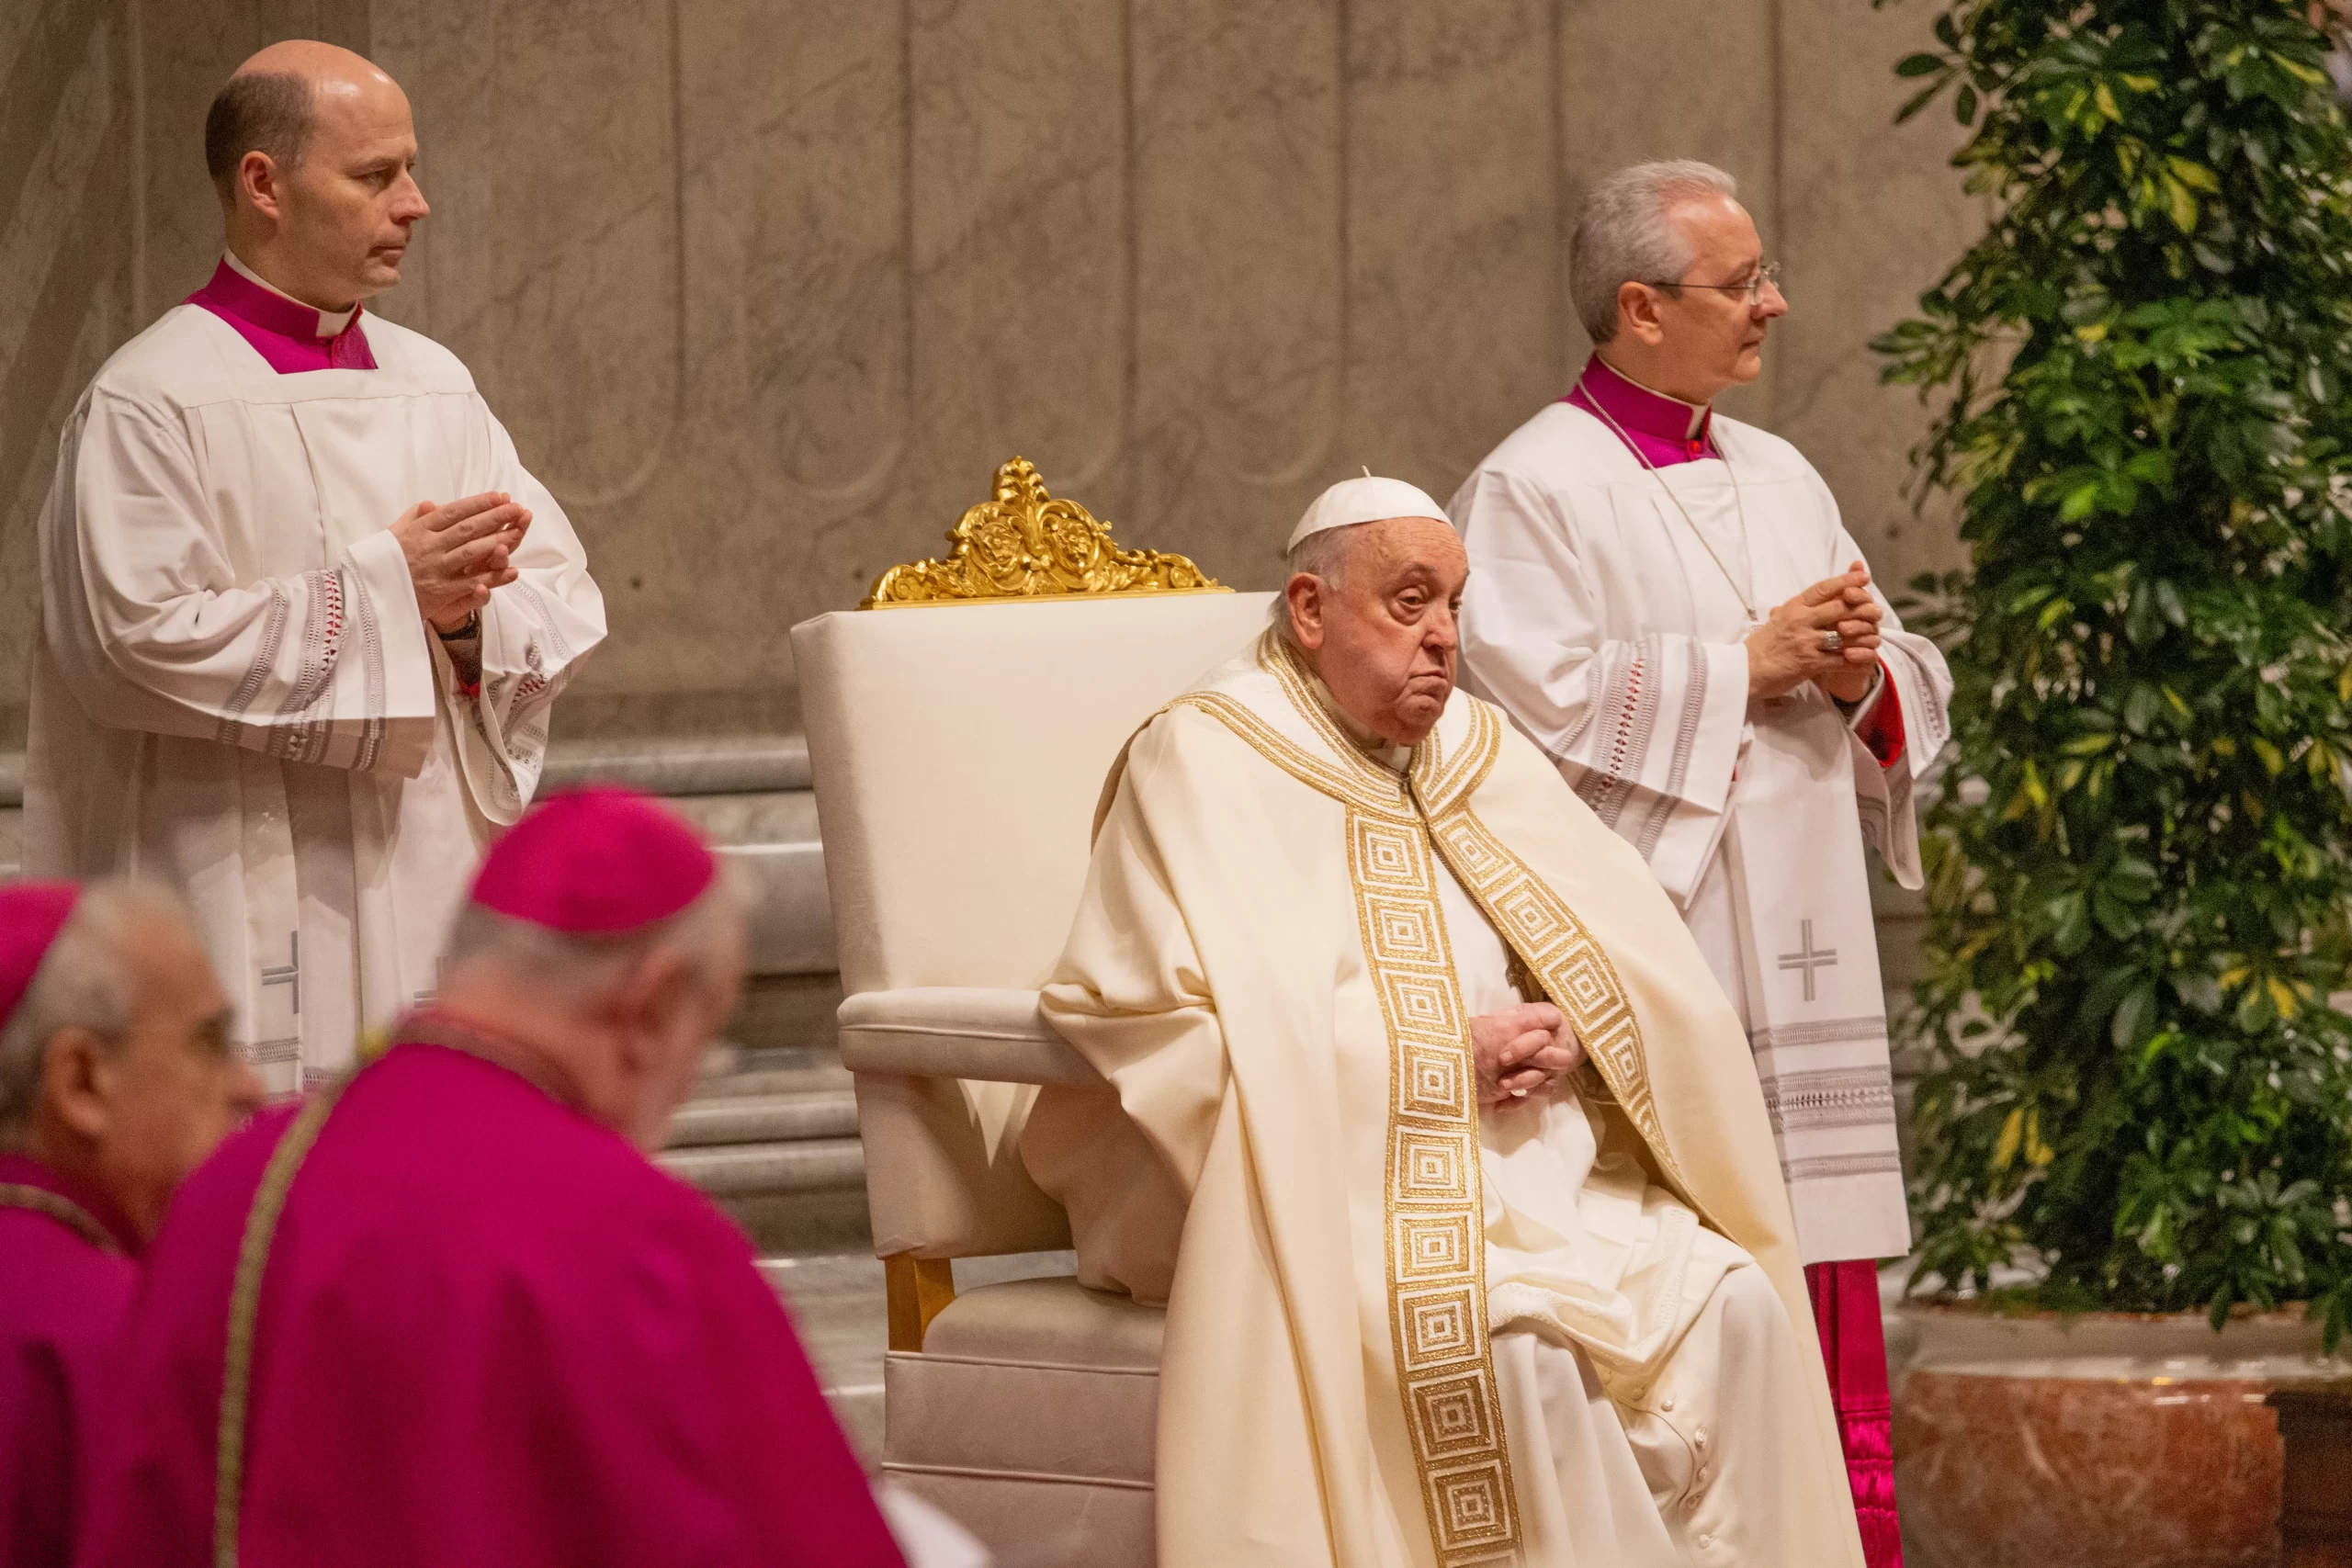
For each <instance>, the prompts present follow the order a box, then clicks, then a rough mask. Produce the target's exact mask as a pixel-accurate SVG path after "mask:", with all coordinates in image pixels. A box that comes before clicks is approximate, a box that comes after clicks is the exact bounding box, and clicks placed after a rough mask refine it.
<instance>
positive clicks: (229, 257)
mask: <svg viewBox="0 0 2352 1568" xmlns="http://www.w3.org/2000/svg"><path fill="white" fill-rule="evenodd" d="M220 259H221V260H222V261H224V262H227V263H228V264H229V270H230V271H232V272H233V273H235V274H236V275H237V276H239V277H242V278H243V279H244V280H245V281H246V282H248V283H255V284H259V285H260V286H261V287H262V288H266V289H268V290H269V291H270V292H271V293H272V294H275V295H277V297H278V298H279V299H293V300H294V303H295V304H297V305H300V306H301V307H303V308H304V309H305V310H319V308H318V307H317V306H316V305H313V304H311V302H310V301H309V300H307V299H294V296H292V295H291V294H288V293H287V292H286V290H284V289H283V288H278V287H277V285H276V284H275V283H272V282H271V281H270V280H269V279H267V278H266V277H264V276H262V275H261V274H259V273H257V272H255V271H254V269H253V268H251V267H249V266H247V265H245V264H244V263H243V261H241V260H239V259H238V256H237V253H236V252H234V251H230V250H224V251H222V252H221V253H220ZM358 313H359V307H358V306H356V305H354V306H352V307H351V309H349V310H319V335H320V336H321V337H335V336H338V335H340V334H341V333H342V332H343V329H344V328H345V327H347V326H349V325H350V324H351V318H352V317H354V316H356V315H357V314H358Z"/></svg>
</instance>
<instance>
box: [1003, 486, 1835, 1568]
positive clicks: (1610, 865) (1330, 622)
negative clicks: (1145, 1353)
mask: <svg viewBox="0 0 2352 1568" xmlns="http://www.w3.org/2000/svg"><path fill="white" fill-rule="evenodd" d="M1443 519H1444V513H1442V512H1441V511H1440V510H1439V509H1438V506H1437V503H1436V502H1433V501H1431V500H1430V498H1429V497H1428V496H1427V495H1425V494H1423V493H1422V492H1421V491H1419V490H1417V489H1415V488H1414V487H1412V486H1410V485H1408V484H1404V483H1402V482H1399V481H1397V480H1393V479H1374V478H1373V477H1371V476H1370V475H1368V474H1367V475H1366V476H1365V477H1364V478H1363V479H1351V480H1348V481H1346V482H1345V483H1343V484H1340V485H1337V486H1335V487H1333V488H1332V489H1331V490H1330V491H1327V492H1326V493H1325V494H1324V496H1323V497H1322V498H1321V499H1320V500H1318V501H1317V502H1316V504H1315V506H1314V507H1313V508H1312V509H1310V510H1309V511H1308V513H1307V514H1306V518H1305V519H1304V520H1302V522H1301V523H1300V525H1299V526H1298V529H1297V530H1296V532H1295V534H1294V535H1293V536H1292V539H1291V543H1290V568H1291V575H1290V579H1289V581H1288V584H1287V586H1286V588H1285V591H1284V592H1283V596H1282V597H1281V599H1279V600H1278V601H1277V602H1276V603H1275V604H1274V605H1273V607H1272V625H1271V626H1269V627H1268V628H1267V630H1266V631H1265V632H1264V633H1263V634H1262V635H1261V637H1258V638H1257V639H1255V640H1254V641H1253V642H1252V643H1251V645H1250V646H1249V647H1247V648H1244V649H1240V650H1239V651H1238V653H1237V655H1236V656H1235V657H1234V658H1233V659H1232V660H1229V661H1228V662H1227V663H1226V664H1224V665H1221V666H1219V667H1218V668H1217V669H1216V670H1213V671H1209V672H1208V673H1206V674H1204V676H1202V677H1201V678H1200V680H1199V681H1198V682H1196V683H1195V684H1194V686H1193V688H1192V690H1191V691H1189V692H1187V693H1185V694H1183V695H1182V696H1181V697H1179V698H1178V699H1177V700H1176V701H1175V702H1174V703H1173V704H1171V705H1169V706H1168V707H1167V708H1165V709H1164V710H1162V711H1161V712H1160V713H1159V714H1158V715H1156V716H1154V717H1153V718H1152V719H1151V720H1150V721H1149V722H1148V723H1147V724H1146V725H1145V726H1144V727H1143V728H1141V729H1140V730H1138V731H1137V732H1136V735H1135V736H1134V737H1133V739H1131V740H1130V741H1129V743H1128V745H1127V748H1126V750H1125V753H1124V754H1123V756H1122V758H1121V760H1120V761H1119V762H1117V763H1116V764H1114V768H1113V770H1112V778H1111V780H1110V781H1109V787H1108V789H1107V790H1106V792H1105V795H1104V798H1105V800H1106V802H1107V805H1106V806H1105V807H1104V808H1103V815H1102V818H1101V820H1100V823H1099V825H1098V831H1097V833H1096V836H1095V840H1094V849H1093V858H1092V861H1091V864H1090V866H1089V870H1088V875H1087V885H1086V889H1085V893H1084V895H1083V897H1081V899H1080V906H1079V909H1078V914H1077V918H1076V919H1075V920H1074V922H1073V924H1072V926H1071V930H1070V934H1069V941H1068V943H1067V945H1066V946H1065V947H1064V949H1063V952H1062V955H1061V958H1060V960H1059V962H1058V964H1057V966H1056V969H1055V972H1054V974H1053V976H1052V977H1051V979H1050V981H1049V982H1048V983H1047V985H1046V987H1044V990H1043V992H1042V996H1041V1000H1042V1007H1043V1010H1044V1013H1045V1016H1046V1021H1048V1022H1049V1023H1050V1024H1051V1025H1052V1026H1053V1027H1054V1029H1055V1030H1056V1031H1057V1032H1059V1033H1060V1034H1061V1036H1062V1037H1063V1038H1064V1039H1066V1040H1067V1041H1069V1043H1070V1044H1071V1046H1072V1047H1073V1048H1074V1049H1075V1050H1076V1051H1077V1052H1078V1053H1079V1054H1080V1055H1081V1056H1083V1057H1085V1058H1086V1059H1087V1060H1088V1061H1089V1062H1090V1063H1091V1065H1092V1066H1094V1068H1095V1069H1096V1071H1097V1072H1099V1073H1100V1074H1101V1075H1102V1077H1103V1080H1104V1083H1103V1085H1099V1086H1084V1087H1081V1086H1078V1085H1064V1084H1047V1085H1046V1086H1044V1087H1043V1088H1042V1089H1040V1090H1039V1091H1038V1094H1037V1098H1036V1100H1035V1103H1034V1106H1033V1108H1032V1110H1031V1112H1030V1115H1029V1118H1028V1121H1027V1123H1026V1125H1025V1127H1024V1129H1023V1133H1022V1141H1021V1153H1022V1158H1023V1162H1024V1164H1025V1165H1026V1166H1027V1168H1028V1170H1029V1172H1030V1174H1031V1175H1032V1176H1033V1177H1034V1178H1035V1179H1036V1181H1037V1183H1038V1185H1039V1186H1040V1187H1042V1188H1043V1189H1044V1190H1046V1192H1047V1193H1048V1194H1050V1195H1052V1196H1053V1197H1054V1198H1056V1199H1057V1201H1060V1203H1061V1204H1062V1206H1063V1208H1064V1209H1065V1210H1066V1211H1067V1213H1069V1225H1070V1235H1071V1237H1072V1240H1073V1242H1074V1244H1075V1246H1076V1248H1077V1252H1078V1270H1079V1279H1080V1282H1081V1283H1083V1284H1085V1285H1088V1286H1090V1287H1092V1288H1095V1289H1099V1290H1112V1291H1125V1292H1129V1293H1131V1294H1133V1295H1134V1296H1136V1298H1137V1299H1138V1300H1142V1301H1146V1302H1164V1303H1166V1304H1167V1308H1168V1319H1167V1331H1166V1338H1165V1341H1164V1345H1163V1348H1162V1351H1161V1356H1160V1375H1159V1424H1158V1431H1159V1442H1158V1449H1157V1452H1156V1458H1155V1461H1154V1463H1155V1468H1156V1503H1157V1531H1158V1549H1159V1562H1160V1563H1161V1564H1162V1565H1163V1568H1300V1565H1308V1568H1314V1565H1322V1568H1457V1565H1461V1568H1467V1565H1468V1564H1470V1563H1474V1562H1476V1563H1494V1562H1515V1563H1519V1564H1521V1565H1522V1568H1583V1565H1588V1564H1592V1563H1607V1564H1610V1565H1611V1568H1664V1565H1666V1564H1680V1563H1691V1562H1698V1563H1724V1564H1734V1563H1737V1564H1754V1565H1757V1568H1859V1565H1860V1563H1861V1562H1862V1557H1861V1541H1860V1536H1859V1534H1858V1532H1857V1530H1856V1527H1855V1516H1854V1508H1853V1505H1852V1502H1851V1500H1850V1497H1849V1491H1848V1486H1847V1479H1846V1470H1845V1461H1844V1455H1843V1453H1842V1452H1841V1450H1840V1447H1839V1442H1838V1426H1837V1420H1836V1416H1835V1415H1834V1413H1833V1412H1832V1410H1831V1407H1830V1404H1829V1393H1828V1384H1827V1380H1826V1376H1825V1374H1824V1371H1823V1365H1822V1357H1821V1349H1820V1345H1819V1342H1818V1340H1817V1338H1816V1337H1815V1332H1814V1325H1813V1317H1812V1308H1811V1304H1810V1301H1809V1298H1808V1296H1807V1293H1806V1289H1805V1282H1804V1271H1803V1269H1802V1266H1801V1264H1800V1262H1799V1259H1798V1255H1797V1242H1796V1231H1795V1224H1794V1222H1793V1221H1792V1218H1791V1215H1790V1209H1789V1199H1788V1194H1787V1190H1786V1189H1785V1187H1784V1186H1783V1184H1782V1181H1781V1170H1780V1165H1779V1162H1778V1159H1777V1156H1776V1155H1775V1151H1774V1145H1773V1140H1772V1126H1771V1122H1770V1117H1769V1116H1768V1114H1767V1112H1766V1109H1765V1104H1764V1098H1763V1093H1762V1090H1761V1089H1760V1088H1759V1087H1758V1079H1757V1076H1756V1070H1755V1067H1754V1065H1753V1063H1752V1061H1751V1058H1750V1056H1749V1054H1748V1048H1747V1038H1746V1036H1745V1035H1744V1034H1743V1033H1742V1032H1741V1029H1740V1024H1739V1019H1738V1015H1737V1014H1736V1012H1735V1011H1734V1010H1733V1009H1732V1007H1731V1004H1730V1003H1729V1002H1728V1001H1726V1000H1725V998H1724V994H1723V991H1722V989H1721V988H1720V987H1718V986H1717V984H1716V982H1715V980H1714V977H1713V975H1712V974H1711V973H1710V971H1709V969H1708V967H1707V963H1706V960H1705V958H1704V957H1703V956H1702V953H1701V951H1700V949H1699V947H1698V944H1697V943H1696V942H1695V941H1694V940H1693V939H1692V938H1691V933H1690V931H1689V930H1688V929H1687V928H1686V927H1685V926H1684V925H1683V922H1682V919H1681V917H1680V916H1679V914H1678V913H1677V911H1676V909H1675V907H1674V905H1673V903H1672V901H1671V900H1669V899H1668V897H1667V895H1666V893H1665V891H1664V889H1662V888H1661V887H1660V886H1658V884H1657V880H1656V878H1655V877H1654V876H1653V875H1652V874H1650V872H1649V870H1648V868H1647V866H1646V865H1645V863H1644V862H1643V859H1642V855H1641V852H1640V851H1639V850H1638V849H1637V848H1635V847H1634V845H1632V844H1629V843H1627V842H1626V841H1625V840H1623V839H1621V838H1619V837H1618V836H1617V835H1616V834H1614V833H1612V832H1611V831H1610V829H1608V828H1607V827H1606V826H1604V825H1603V822H1602V819H1601V818H1600V817H1598V816H1596V814H1595V811H1594V808H1593V807H1589V806H1588V805H1587V804H1586V802H1585V801H1583V800H1581V799H1579V798H1578V797H1577V793H1576V792H1575V791H1574V790H1572V789H1570V788H1569V786H1568V785H1567V784H1566V782H1564V781H1563V780H1562V778H1561V776H1560V774H1559V773H1558V771H1557V770H1556V769H1555V768H1554V767H1553V765H1552V763H1551V761H1550V760H1549V759H1548V758H1547V757H1546V756H1545V755H1544V752H1543V751H1541V750H1538V749H1537V748H1536V747H1535V745H1534V744H1533V743H1532V742H1531V741H1529V740H1528V739H1526V738H1525V737H1524V736H1522V735H1521V733H1520V732H1519V731H1518V730H1517V729H1516V728H1513V727H1512V725H1511V724H1510V721H1509V720H1508V719H1506V718H1505V717H1504V716H1502V715H1501V714H1500V713H1499V712H1498V710H1497V709H1495V708H1493V707H1490V706H1488V705H1487V704H1486V703H1484V702H1482V701H1479V700H1478V699H1477V698H1476V697H1474V696H1472V695H1471V694H1468V693H1465V692H1462V691H1459V690H1457V689H1456V687H1455V679H1454V677H1455V657H1456V653H1457V650H1458V646H1459V639H1458V636H1457V630H1456V625H1455V619H1454V617H1455V610H1456V606H1457V605H1458V604H1460V602H1461V596H1462V592H1463V589H1464V583H1465V581H1466V580H1467V578H1468V575H1469V562H1468V558H1467V557H1466V555H1465V553H1464V549H1463V546H1462V542H1461V540H1460V539H1459V537H1457V536H1456V535H1455V534H1454V532H1453V528H1452V527H1451V526H1450V525H1448V524H1447V523H1446V522H1445V521H1443ZM1858 608H1859V606H1857V605H1854V604H1850V603H1849V601H1848V600H1847V598H1846V589H1845V580H1843V579H1841V580H1838V583H1837V584H1836V585H1835V587H1834V589H1833V590H1832V591H1830V592H1825V593H1823V594H1822V595H1821V596H1820V597H1819V598H1817V599H1815V600H1813V601H1812V602H1811V603H1809V604H1806V605H1804V607H1803V608H1802V609H1801V610H1800V611H1799V612H1796V613H1793V614H1792V616H1791V617H1790V618H1791V619H1804V620H1807V621H1812V622H1819V621H1821V620H1823V619H1825V618H1826V620H1828V621H1829V622H1830V624H1842V623H1843V622H1846V621H1849V620H1850V621H1856V622H1859V621H1860V620H1861V619H1862V617H1860V616H1858V615H1849V614H1848V612H1849V610H1852V609H1858ZM1866 634H1867V627H1866V626H1858V629H1857V637H1858V639H1859V638H1860V637H1861V636H1864V635H1866ZM1588 1058H1589V1067H1590V1068H1591V1069H1592V1074H1593V1075H1594V1076H1591V1077H1588V1076H1587V1075H1586V1074H1585V1073H1582V1072H1579V1071H1578V1069H1579V1068H1580V1067H1582V1066H1587V1065H1588Z"/></svg>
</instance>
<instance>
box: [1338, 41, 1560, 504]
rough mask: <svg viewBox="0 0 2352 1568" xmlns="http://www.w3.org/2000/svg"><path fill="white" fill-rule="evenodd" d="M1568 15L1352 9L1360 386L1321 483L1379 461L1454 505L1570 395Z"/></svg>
mask: <svg viewBox="0 0 2352 1568" xmlns="http://www.w3.org/2000/svg"><path fill="white" fill-rule="evenodd" d="M1554 21H1555V17H1554V14H1553V7H1552V6H1550V5H1549V4H1546V3H1544V0H1455V3H1454V4H1452V5H1448V6H1442V7H1435V6H1424V5H1420V4H1418V3H1417V0H1357V3H1356V4H1354V5H1352V6H1351V7H1350V9H1349V24H1350V34H1351V36H1350V39H1349V49H1348V63H1349V75H1348V89H1349V91H1348V130H1349V137H1348V141H1349V147H1348V151H1349V170H1348V173H1349V188H1350V193H1351V195H1350V201H1349V208H1348V225H1347V245H1348V257H1349V263H1350V265H1349V290H1350V295H1351V299H1352V301H1353V309H1352V310H1351V311H1350V315H1349V322H1348V353H1349V369H1350V390H1351V396H1350V398H1349V408H1348V415H1349V417H1348V422H1347V425H1346V440H1345V442H1344V448H1345V449H1344V450H1343V451H1342V452H1340V454H1338V457H1339V460H1338V462H1337V463H1336V464H1334V465H1332V466H1330V467H1329V468H1327V469H1326V470H1325V472H1324V473H1322V474H1318V475H1317V476H1315V478H1316V479H1317V481H1319V482H1329V479H1334V478H1338V477H1340V476H1341V475H1345V474H1350V473H1353V472H1355V471H1356V470H1357V467H1358V465H1360V464H1361V465H1369V466H1370V467H1371V468H1372V469H1373V471H1374V472H1375V473H1385V474H1388V475H1391V476H1394V477H1396V478H1398V479H1410V480H1412V481H1414V482H1415V483H1418V484H1419V485H1420V486H1421V487H1422V488H1423V489H1425V490H1428V491H1431V492H1432V493H1434V494H1435V495H1436V497H1437V499H1438V500H1439V501H1440V502H1443V501H1445V499H1446V498H1447V497H1448V496H1449V495H1451V494H1452V493H1453V488H1454V486H1455V485H1456V484H1458V483H1459V482H1460V481H1461V479H1462V477H1463V476H1464V474H1465V473H1467V472H1468V471H1469V470H1470V469H1471V468H1473V467H1475V466H1476V464H1477V462H1478V460H1479V459H1480V458H1481V457H1485V456H1486V454H1487V451H1488V450H1490V449H1491V448H1492V447H1493V446H1494V444H1495V443H1496V441H1497V440H1498V439H1499V438H1500V437H1501V436H1503V435H1504V434H1507V433H1508V432H1510V430H1511V429H1512V428H1514V427H1515V426H1517V425H1518V424H1520V423H1521V422H1522V421H1524V420H1525V419H1526V418H1527V417H1528V415H1530V414H1531V413H1532V412H1535V410H1536V409H1537V408H1539V407H1541V406H1542V405H1543V404H1544V402H1545V401H1546V400H1548V399H1550V398H1552V397H1556V396H1557V395H1558V384H1559V378H1560V374H1561V369H1562V365H1563V341H1562V338H1561V327H1562V310H1561V305H1562V297H1563V288H1562V282H1561V269H1562V265H1563V258H1562V256H1561V254H1560V245H1559V228H1560V224H1559V211H1560V208H1559V201H1560V174H1561V171H1560V164H1559V158H1560V146H1559V133H1558V127H1557V118H1556V115H1557V104H1558V99H1557V96H1556V94H1557V91H1558V88H1559V81H1558V76H1557V72H1558V67H1557V64H1556V62H1555V52H1554V51H1555V37H1554ZM1311 496H1312V491H1308V493H1307V494H1306V495H1305V496H1301V497H1299V498H1297V499H1299V500H1301V501H1302V502H1303V501H1305V500H1307V499H1311Z"/></svg>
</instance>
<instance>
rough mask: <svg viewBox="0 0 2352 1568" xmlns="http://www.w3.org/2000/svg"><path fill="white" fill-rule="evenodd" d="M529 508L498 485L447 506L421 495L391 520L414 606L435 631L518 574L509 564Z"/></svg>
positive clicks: (449, 628)
mask: <svg viewBox="0 0 2352 1568" xmlns="http://www.w3.org/2000/svg"><path fill="white" fill-rule="evenodd" d="M530 525H531V509H530V508H529V507H527V506H522V505H518V504H516V502H515V499H514V497H512V496H510V495H508V494H506V493H505V492H504V491H486V492H484V493H483V494H481V495H469V496H467V497H466V498H465V499H464V500H463V501H453V502H449V503H448V504H447V506H442V505H438V504H436V503H435V502H430V501H420V502H417V503H416V504H415V505H414V506H412V507H410V508H409V509H408V510H407V511H406V512H403V513H401V516H400V520H399V521H398V522H396V523H394V524H393V525H392V537H393V538H395V539H398V540H399V541H400V546H401V555H402V556H404V557H406V558H407V559H408V570H409V579H410V581H413V583H414V584H415V585H416V607H417V608H418V610H420V611H422V612H423V613H424V618H425V619H426V620H427V621H429V622H430V623H432V626H433V628H434V630H435V631H439V632H454V631H456V630H458V628H459V627H461V626H464V625H465V624H466V623H467V622H468V621H469V620H471V619H472V618H473V617H474V615H476V614H477V613H478V612H479V611H480V610H481V607H482V606H483V605H485V604H489V603H490V595H491V591H492V589H497V588H503V587H505V586H506V585H507V584H508V583H510V582H512V581H515V579H516V578H518V577H520V576H521V575H522V573H521V572H519V571H517V570H515V567H514V566H513V564H512V558H513V556H514V553H515V547H517V546H519V545H520V544H522V542H523V534H524V531H525V530H526V529H527V528H528V527H530Z"/></svg>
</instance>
